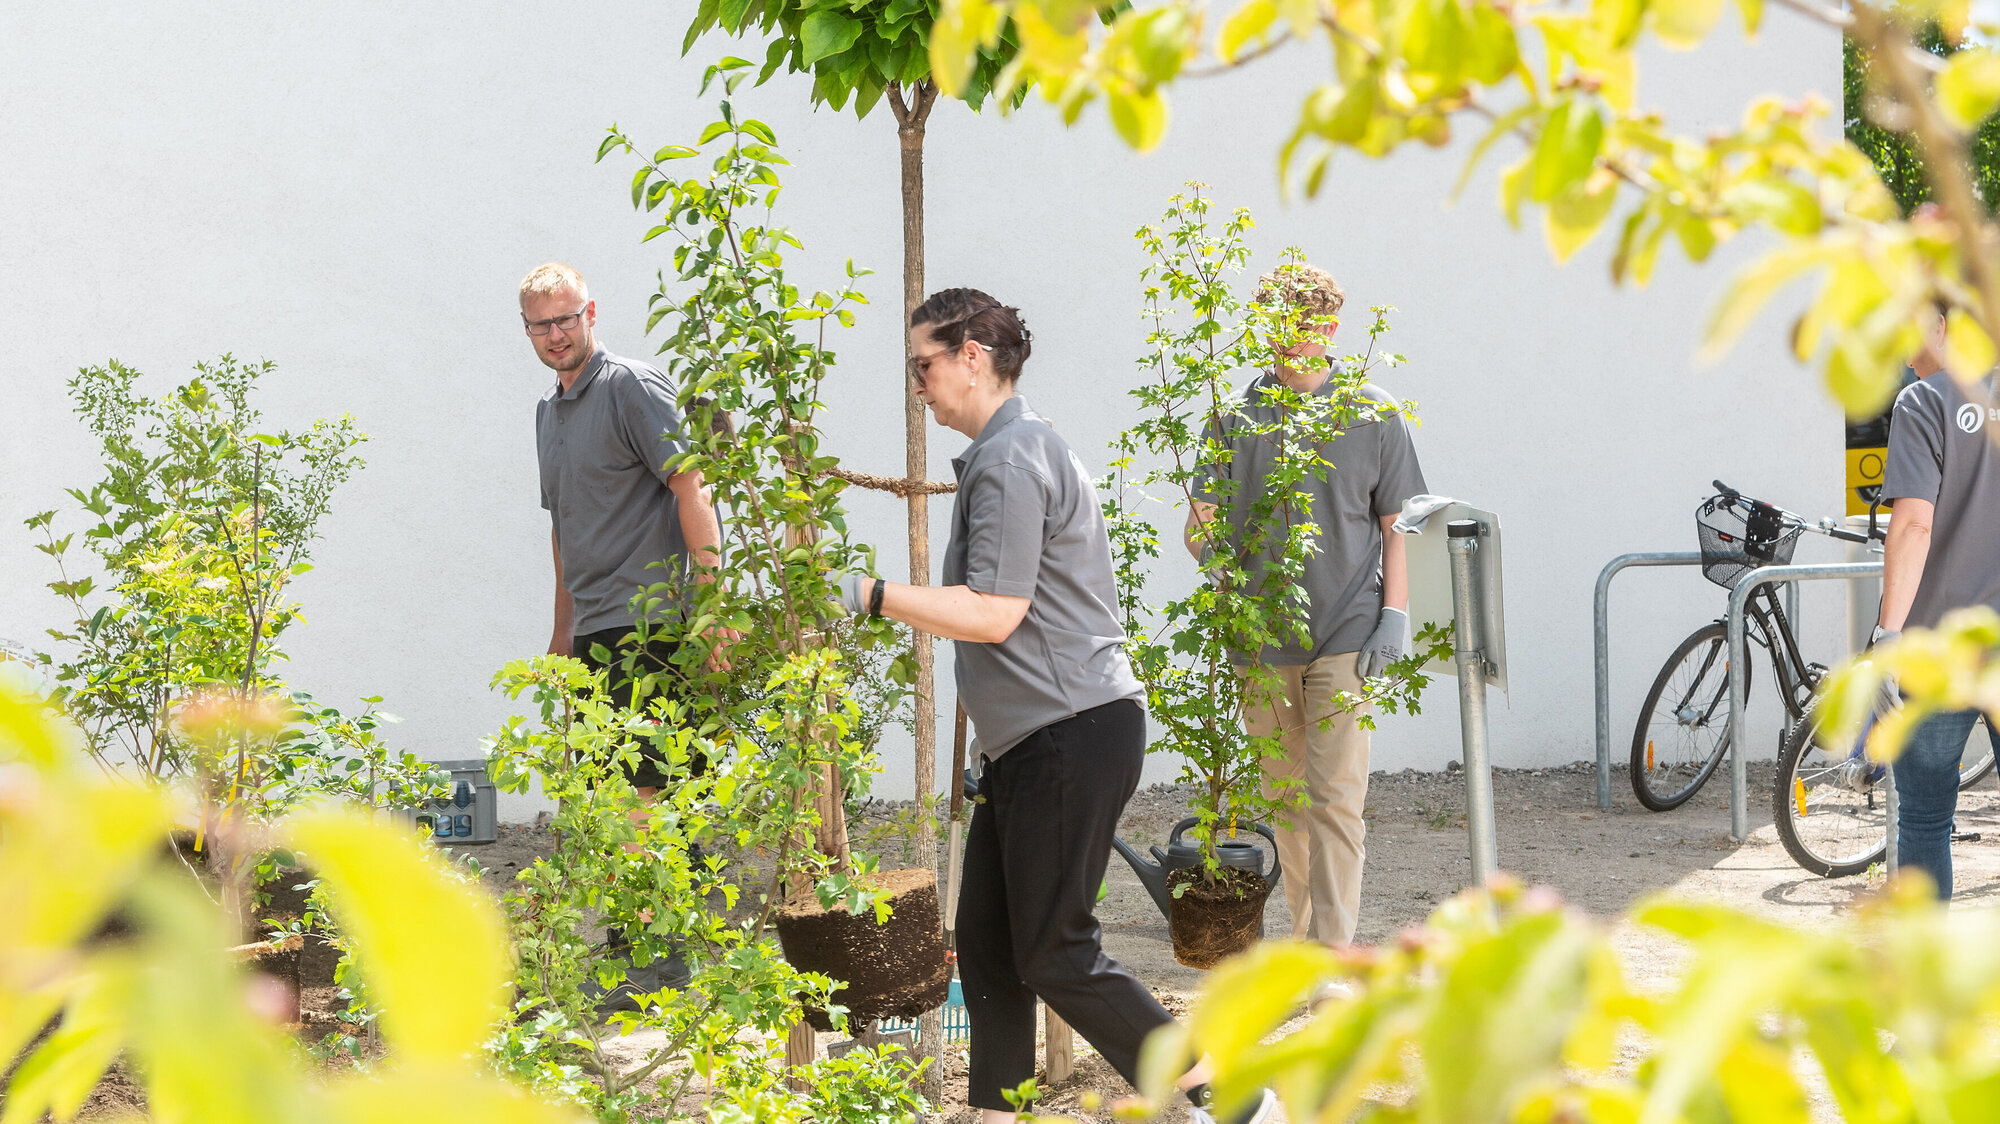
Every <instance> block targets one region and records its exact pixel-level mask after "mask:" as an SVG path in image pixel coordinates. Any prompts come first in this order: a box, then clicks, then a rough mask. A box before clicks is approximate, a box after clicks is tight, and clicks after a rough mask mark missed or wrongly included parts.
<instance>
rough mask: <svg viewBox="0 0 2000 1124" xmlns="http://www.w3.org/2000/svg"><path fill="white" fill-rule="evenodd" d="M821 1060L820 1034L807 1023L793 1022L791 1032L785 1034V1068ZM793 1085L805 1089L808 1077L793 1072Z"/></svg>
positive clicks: (794, 1067) (795, 1087)
mask: <svg viewBox="0 0 2000 1124" xmlns="http://www.w3.org/2000/svg"><path fill="white" fill-rule="evenodd" d="M818 1060H819V1035H818V1034H817V1033H815V1032H814V1031H813V1028H812V1027H810V1026H808V1025H806V1024H805V1023H802V1022H798V1023H793V1024H792V1030H791V1033H790V1034H787V1035H785V1068H786V1069H798V1068H799V1067H800V1066H808V1065H811V1064H813V1063H814V1062H816V1061H818ZM791 1085H792V1088H794V1089H804V1088H805V1087H806V1079H805V1078H803V1077H801V1076H799V1075H798V1074H793V1075H792V1077H791Z"/></svg>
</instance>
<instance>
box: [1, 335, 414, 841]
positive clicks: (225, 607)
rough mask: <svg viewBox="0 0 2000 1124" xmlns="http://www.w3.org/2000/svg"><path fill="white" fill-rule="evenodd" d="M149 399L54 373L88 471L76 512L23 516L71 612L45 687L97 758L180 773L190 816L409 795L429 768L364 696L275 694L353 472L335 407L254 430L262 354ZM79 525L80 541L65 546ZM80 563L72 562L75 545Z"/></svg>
mask: <svg viewBox="0 0 2000 1124" xmlns="http://www.w3.org/2000/svg"><path fill="white" fill-rule="evenodd" d="M195 370H196V375H195V377H194V378H193V379H191V380H189V381H188V382H185V383H183V384H181V385H180V386H177V387H175V388H174V389H173V390H171V391H170V392H169V393H167V394H166V395H164V396H162V397H159V398H150V397H146V396H145V395H143V394H142V393H141V392H140V390H139V385H138V384H139V380H140V377H141V376H140V374H139V372H137V371H135V370H133V369H132V368H130V367H126V366H124V365H122V364H120V363H117V362H112V363H110V364H108V365H106V366H103V367H90V368H86V369H84V370H83V371H82V372H81V373H79V374H78V375H77V376H76V377H75V378H74V379H71V380H70V383H69V387H70V394H71V396H72V398H73V399H74V400H75V403H76V408H77V412H78V413H79V414H80V415H81V417H82V419H83V421H84V424H85V425H86V426H87V427H88V428H89V430H90V432H91V434H92V436H94V437H95V438H96V439H97V441H98V443H99V446H100V449H101V453H102V457H103V462H104V470H105V476H104V479H103V480H101V481H100V482H98V483H97V484H94V485H92V486H91V487H90V488H88V489H82V488H73V489H69V495H70V497H71V498H72V499H73V500H74V501H75V503H76V505H77V509H78V510H79V512H80V513H81V514H82V515H83V516H85V519H84V525H83V526H82V527H81V529H77V530H64V529H60V526H61V524H62V523H63V522H64V520H63V518H62V517H61V516H59V514H58V513H57V512H55V511H45V512H41V513H40V514H37V515H35V516H33V517H32V518H30V519H29V520H28V526H29V527H30V528H31V529H34V530H37V531H40V532H41V533H42V535H43V537H44V539H45V541H44V542H43V543H42V544H40V546H39V547H38V549H40V550H41V551H42V552H43V553H44V554H47V555H48V556H50V557H51V558H53V559H54V560H55V563H56V566H57V569H58V580H57V581H54V582H51V583H50V585H49V588H50V589H51V590H53V591H54V592H55V593H56V594H57V595H58V596H59V597H61V598H62V599H63V601H64V603H65V604H66V605H67V606H68V607H69V611H70V613H71V614H72V615H73V618H74V619H73V621H72V622H71V624H70V625H68V626H67V627H65V628H61V629H53V630H51V631H50V636H51V637H52V638H54V639H55V640H56V641H57V642H58V643H59V644H60V645H62V649H61V650H62V651H63V652H64V656H63V657H61V658H58V657H56V656H52V655H43V656H41V657H39V658H40V660H41V662H42V664H43V666H44V667H46V668H49V669H51V670H52V671H53V676H54V680H55V684H56V691H55V699H56V701H57V702H58V703H60V704H61V705H62V707H63V708H64V709H65V710H66V711H67V712H68V713H69V714H70V716H71V717H72V718H73V719H74V720H75V721H76V722H77V723H78V725H79V726H80V727H81V728H82V729H83V731H84V734H85V738H84V748H85V749H86V750H87V751H88V752H89V754H90V755H91V756H92V757H93V758H95V759H96V760H97V762H98V763H99V764H100V765H101V766H103V767H104V768H105V769H107V770H111V771H114V772H119V773H123V774H127V775H138V776H143V777H145V778H148V779H151V780H156V781H168V780H173V781H185V782H188V783H190V784H192V785H193V786H194V787H195V789H196V791H197V793H198V795H199V796H200V798H201V799H202V800H203V801H204V803H205V804H206V805H207V806H208V809H209V810H208V811H207V812H205V813H204V817H203V820H202V823H203V825H204V828H207V827H209V826H213V825H215V824H216V823H218V822H220V821H222V820H227V819H231V818H236V817H248V818H250V819H253V820H268V819H271V818H275V817H276V816H278V815H281V814H282V813H283V812H285V811H286V810H287V809H289V808H291V807H293V806H295V805H297V804H298V803H300V802H301V801H302V800H305V799H307V798H308V797H311V796H315V795H347V796H353V797H358V798H360V799H363V800H366V801H369V802H371V803H387V804H392V805H403V806H413V805H416V804H420V803H422V802H423V801H425V800H427V799H429V798H430V797H431V796H432V795H434V794H436V792H437V791H439V789H438V787H437V786H438V785H439V783H440V777H439V776H438V775H435V774H433V773H432V771H431V769H430V767H429V766H428V765H426V764H425V763H424V762H422V761H420V760H418V759H417V757H416V756H415V755H414V754H411V753H407V752H397V751H392V750H391V749H389V748H388V747H387V746H385V745H384V744H383V742H382V740H381V738H380V736H379V733H378V731H379V729H380V727H381V725H382V724H383V723H385V722H393V721H395V719H394V717H393V716H392V715H387V714H383V713H380V712H378V711H376V710H375V709H374V705H375V703H376V702H378V701H379V700H377V699H369V700H366V702H365V703H364V709H363V710H362V711H361V712H360V713H359V714H352V715H350V714H346V713H343V712H341V711H339V710H337V709H335V708H333V707H329V706H326V705H324V704H321V703H318V702H316V701H315V700H314V699H313V698H312V696H311V695H309V694H306V693H304V692H292V691H290V689H289V688H288V686H287V684H286V683H285V681H284V678H283V676H282V674H281V669H280V667H279V664H280V662H281V661H282V660H283V659H284V655H283V652H282V651H281V649H280V645H279V641H280V639H281V638H282V636H283V635H284V633H285V631H286V630H287V629H288V628H289V627H290V626H291V625H292V624H294V623H296V622H298V621H299V620H301V619H303V618H302V615H301V608H300V606H299V604H298V603H297V602H296V601H295V600H293V599H292V597H291V596H290V583H291V581H292V579H293V578H295V577H297V576H299V575H301V574H303V573H305V572H306V571H308V570H310V569H311V568H312V567H311V564H310V561H309V559H310V556H311V547H312V543H313V540H314V538H315V537H316V535H317V532H318V526H319V522H320V520H321V518H323V517H324V516H325V514H326V512H327V509H328V506H329V503H330V502H331V499H332V496H333V493H334V491H335V490H336V489H337V488H338V487H339V486H340V485H341V484H342V483H343V482H345V481H346V480H347V478H348V477H349V476H350V475H351V474H352V473H353V472H354V470H355V469H357V468H359V467H360V465H361V461H360V460H359V458H357V457H356V456H355V455H354V448H355V446H357V445H358V444H359V443H360V442H361V441H362V440H363V436H362V434H361V433H360V432H359V431H357V430H356V429H355V426H354V421H353V419H352V418H348V417H342V418H339V419H337V420H324V419H323V420H319V421H315V422H313V423H312V424H311V425H310V426H308V427H306V428H305V429H302V430H276V431H267V430H266V429H265V428H264V423H263V419H262V417H261V416H260V414H259V412H258V410H257V409H256V407H255V406H254V405H253V404H252V397H253V395H254V392H255V390H256V386H257V380H258V379H259V378H261V377H263V376H264V375H266V374H268V373H269V372H270V371H271V370H272V365H271V364H270V363H268V362H267V363H260V364H241V363H238V362H237V361H236V360H234V359H232V358H231V357H229V356H227V355H224V356H223V357H222V358H221V359H219V360H217V361H216V362H214V363H212V364H198V365H197V366H196V368H195ZM79 537H80V538H81V542H80V543H79V541H78V540H79ZM79 553H85V554H88V555H89V556H90V557H89V559H88V561H87V562H85V563H82V564H83V565H86V566H87V567H88V570H89V572H83V573H77V572H75V568H76V567H77V566H78V565H79V561H78V558H77V556H78V554H79Z"/></svg>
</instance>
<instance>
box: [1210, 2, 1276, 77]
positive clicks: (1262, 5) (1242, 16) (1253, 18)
mask: <svg viewBox="0 0 2000 1124" xmlns="http://www.w3.org/2000/svg"><path fill="white" fill-rule="evenodd" d="M1277 18H1278V6H1277V5H1276V4H1275V3H1273V2H1272V0H1250V2H1249V3H1248V4H1245V5H1243V6H1242V7H1241V8H1238V9H1236V10H1235V11H1234V12H1232V13H1230V15H1229V19H1227V20H1226V21H1224V22H1223V25H1222V34H1221V35H1219V36H1217V37H1216V40H1215V54H1216V57H1217V58H1220V59H1222V60H1223V61H1225V62H1228V61H1231V60H1234V59H1235V58H1236V56H1237V55H1238V54H1240V53H1242V51H1243V48H1244V47H1245V46H1246V45H1247V44H1248V43H1249V42H1250V41H1251V40H1252V39H1255V40H1256V41H1257V45H1258V46H1260V47H1261V46H1263V45H1264V44H1265V43H1267V42H1269V40H1270V30H1271V24H1273V23H1274V22H1276V21H1277Z"/></svg>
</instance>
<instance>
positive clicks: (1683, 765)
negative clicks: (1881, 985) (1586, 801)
mask: <svg viewBox="0 0 2000 1124" xmlns="http://www.w3.org/2000/svg"><path fill="white" fill-rule="evenodd" d="M1743 673H1744V684H1745V686H1746V689H1747V686H1748V684H1749V681H1750V680H1749V675H1750V669H1749V668H1748V667H1745V668H1744V669H1743ZM1729 737H1730V730H1729V634H1728V632H1727V631H1726V630H1725V629H1724V628H1723V625H1722V622H1721V621H1713V622H1711V623H1709V624H1706V625H1703V626H1702V627H1700V628H1698V629H1696V630H1695V631H1694V633H1693V634H1692V635H1690V636H1689V637H1688V638H1687V639H1685V640H1683V641H1681V644H1680V647H1678V648H1676V649H1674V654H1673V655H1671V656H1668V657H1667V662H1666V665H1665V666H1663V667H1661V668H1660V674H1659V676H1658V677H1657V678H1655V679H1654V680H1653V689H1652V690H1651V691H1648V692H1647V693H1646V704H1645V705H1644V706H1643V707H1641V708H1640V710H1639V725H1638V728H1637V729H1636V730H1634V731H1633V733H1632V763H1631V774H1632V792H1633V794H1634V795H1635V796H1637V797H1638V798H1639V803H1641V804H1644V805H1645V806H1646V807H1648V808H1651V809H1652V810H1653V811H1655V812H1665V811H1669V810H1671V809H1674V808H1678V807H1680V806H1681V805H1682V804H1685V803H1687V801H1688V798H1689V797H1692V796H1693V795H1694V794H1695V793H1696V792H1698V791H1700V789H1701V786H1702V785H1703V784H1706V783H1707V782H1708V778H1709V777H1710V776H1712V775H1714V773H1715V767H1716V766H1717V765H1719V764H1721V762H1722V755H1723V754H1725V753H1727V752H1729Z"/></svg>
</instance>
